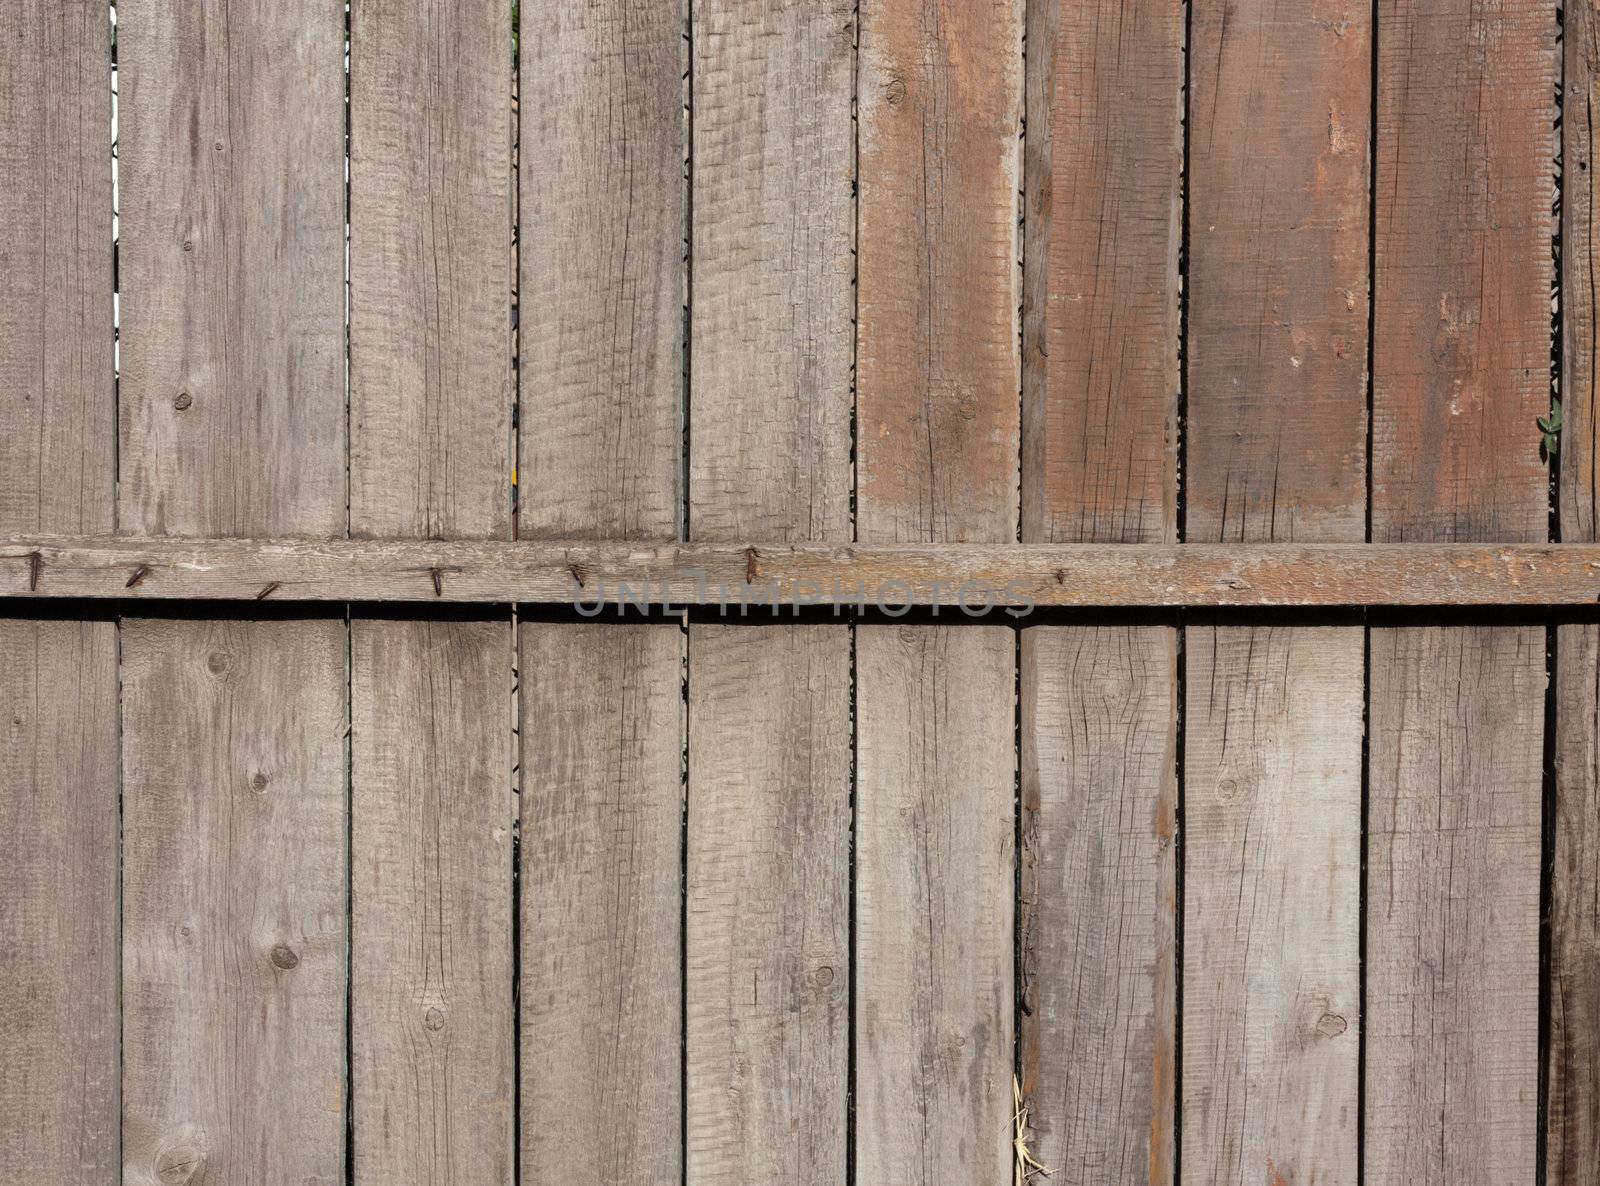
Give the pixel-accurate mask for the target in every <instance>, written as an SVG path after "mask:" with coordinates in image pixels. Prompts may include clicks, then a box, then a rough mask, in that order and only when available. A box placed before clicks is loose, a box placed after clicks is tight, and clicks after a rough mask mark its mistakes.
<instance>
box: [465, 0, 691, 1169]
mask: <svg viewBox="0 0 1600 1186" xmlns="http://www.w3.org/2000/svg"><path fill="white" fill-rule="evenodd" d="M687 15H688V14H687V10H686V7H685V6H684V5H670V4H666V5H663V4H651V3H641V2H640V0H600V2H599V3H594V4H585V5H576V4H566V3H561V2H560V0H538V2H536V3H528V2H527V0H524V3H523V5H522V9H521V22H522V34H521V47H522V63H521V73H520V82H519V85H520V88H521V96H520V98H521V104H522V108H521V109H522V113H523V114H522V119H521V130H522V141H521V151H520V157H519V178H520V185H521V193H520V197H519V201H520V203H521V211H522V217H521V224H520V226H521V230H520V235H521V242H520V253H521V287H520V296H519V300H520V316H521V342H520V351H521V368H520V371H519V378H520V382H521V387H522V390H521V421H520V423H521V425H522V431H521V434H520V441H521V473H522V475H523V479H522V483H521V490H520V499H519V511H518V518H519V523H520V533H521V535H522V536H523V537H524V538H525V539H543V538H548V537H552V536H554V537H560V536H563V535H572V534H577V535H587V536H593V537H597V538H600V539H607V540H671V539H673V538H674V537H676V536H677V535H678V534H679V533H680V528H681V520H682V517H683V516H682V493H683V483H682V477H681V473H682V470H681V460H680V455H681V440H682V433H683V415H682V403H683V382H684V379H683V373H684V301H685V299H686V285H687V276H688V259H687V252H686V246H685V235H686V233H687V230H688V228H687V225H686V212H687V206H686V203H687V200H688V189H689V183H688V180H687V177H686V175H685V170H684V159H685V156H686V150H687V136H688V117H687V115H686V112H685V109H684V96H685V86H686V84H685V81H684V79H685V72H686V69H687V65H688V60H689V57H690V48H689V46H688V45H687V44H686V42H685V36H684V35H685V21H686V18H687ZM639 546H645V547H648V545H637V544H631V545H630V544H619V545H618V547H619V548H620V549H622V550H629V549H632V548H635V547H639ZM573 565H574V561H573V560H571V559H569V560H567V561H566V562H565V563H563V564H562V565H561V566H560V569H561V573H562V581H563V585H564V587H565V588H566V589H567V590H568V591H569V593H570V592H571V591H572V590H573V589H574V588H575V582H576V581H577V580H578V579H586V578H584V576H583V574H584V572H585V570H584V568H583V567H582V566H581V564H580V565H579V566H578V567H577V568H576V569H574V567H573ZM463 575H465V573H463ZM453 579H454V578H452V580H453ZM508 600H509V599H508ZM517 600H522V599H521V598H517ZM560 600H566V598H561V599H560ZM520 646H521V648H522V650H521V653H522V659H521V663H520V671H521V679H522V711H521V721H522V723H521V746H522V767H521V768H522V878H523V880H522V907H521V908H522V986H521V1014H522V1044H523V1050H522V1116H521V1126H522V1127H521V1132H522V1137H521V1141H522V1165H521V1174H522V1179H523V1181H527V1182H541V1183H542V1182H549V1183H560V1184H561V1186H567V1184H568V1183H574V1184H582V1183H595V1184H596V1186H598V1184H599V1183H612V1182H618V1183H639V1184H640V1186H643V1184H645V1183H650V1184H652V1186H654V1184H655V1183H672V1182H677V1181H680V1180H681V1177H682V1172H681V1171H682V1165H683V1139H684V1138H683V1116H684V1114H683V1107H682V1073H683V1061H682V1060H683V999H682V991H681V985H682V972H681V968H680V961H681V959H682V958H683V927H682V901H683V900H682V896H681V894H682V884H681V883H682V857H683V825H682V798H683V787H682V772H681V766H682V757H681V754H682V730H683V709H682V700H681V692H680V689H681V684H682V678H683V674H682V662H683V637H682V633H681V631H680V630H679V629H678V628H677V627H674V626H666V625H638V626H631V625H630V626H620V625H595V626H575V625H564V624H556V623H525V624H524V625H523V627H522V629H521V635H520ZM602 1015H603V1016H602Z"/></svg>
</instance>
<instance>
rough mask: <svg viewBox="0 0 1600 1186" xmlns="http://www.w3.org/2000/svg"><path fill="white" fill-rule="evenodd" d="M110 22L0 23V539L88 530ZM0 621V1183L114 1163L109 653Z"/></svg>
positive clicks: (75, 635) (103, 336)
mask: <svg viewBox="0 0 1600 1186" xmlns="http://www.w3.org/2000/svg"><path fill="white" fill-rule="evenodd" d="M109 28H110V23H109V21H108V19H107V15H106V8H105V6H104V5H103V4H91V3H79V2H70V3H57V2H54V0H50V2H46V0H22V2H21V3H16V4H9V5H7V6H6V7H5V9H4V11H3V12H0V174H3V175H4V177H5V181H4V183H3V184H0V531H4V532H25V531H95V532H105V531H109V530H110V529H111V528H112V526H113V522H114V520H113V513H114V507H113V493H112V492H113V489H114V483H115V478H116V474H115V470H114V468H113V466H114V462H113V458H114V455H115V447H116V424H115V404H114V401H113V399H112V388H111V381H112V358H111V346H112V339H111V159H110V158H111V130H110V129H111V110H110V104H111V99H110V93H111V88H110V82H111V79H110V61H111V57H110V46H109V44H108V40H109ZM80 616H81V619H82V620H79V621H65V620H59V619H56V618H54V617H49V616H30V617H13V616H11V615H6V616H4V617H0V654H3V655H4V656H5V660H4V663H3V664H0V996H3V997H4V999H5V1000H6V1001H7V1002H8V1007H7V1008H6V1010H5V1013H4V1017H3V1019H0V1047H3V1049H4V1050H5V1052H6V1054H5V1058H4V1060H3V1062H0V1115H4V1116H5V1117H6V1122H5V1123H4V1124H3V1125H0V1180H4V1181H15V1182H22V1181H38V1182H61V1183H103V1182H109V1181H111V1180H112V1179H113V1178H114V1177H115V1175H116V1174H117V1172H118V1171H117V1166H118V1163H119V1160H120V1143H121V1142H120V1129H121V1120H120V1109H121V1105H120V1100H119V1092H120V1083H119V1074H118V1043H119V1031H120V1025H119V1019H118V1002H117V967H118V955H117V911H118V906H117V878H118V873H117V865H118V861H117V847H118V835H117V832H118V828H117V815H118V807H117V672H116V664H117V638H116V625H115V623H114V622H113V621H112V620H110V619H109V618H108V617H106V616H105V615H104V614H102V613H98V612H95V611H92V610H85V611H80Z"/></svg>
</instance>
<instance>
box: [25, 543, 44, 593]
mask: <svg viewBox="0 0 1600 1186" xmlns="http://www.w3.org/2000/svg"><path fill="white" fill-rule="evenodd" d="M42 571H44V557H43V556H41V555H40V554H39V553H38V552H29V553H28V592H29V593H32V592H34V591H35V590H37V589H38V588H39V574H40V573H41V572H42Z"/></svg>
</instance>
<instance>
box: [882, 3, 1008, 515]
mask: <svg viewBox="0 0 1600 1186" xmlns="http://www.w3.org/2000/svg"><path fill="white" fill-rule="evenodd" d="M1022 12H1023V5H1022V4H1021V3H1020V0H1004V2H1002V3H1000V4H997V5H992V6H971V5H952V4H945V3H941V2H939V0H868V2H866V3H863V4H862V6H861V65H860V86H859V89H860V100H859V101H860V121H861V122H860V154H861V156H860V170H861V185H860V188H861V197H860V224H861V241H860V274H859V279H858V291H859V297H858V301H859V304H858V308H857V314H856V317H857V323H858V325H859V331H858V332H859V347H858V352H857V364H856V369H857V383H858V390H859V395H858V400H857V408H858V419H859V428H858V430H857V449H858V451H859V460H858V473H859V481H860V491H859V505H858V508H857V519H858V527H857V534H858V535H859V537H860V538H861V539H863V540H870V541H872V542H875V543H889V542H897V541H902V540H903V541H907V542H919V543H920V542H928V541H932V542H957V541H962V540H971V541H974V542H989V543H1000V542H1009V541H1011V540H1014V539H1015V538H1016V532H1017V515H1018V505H1017V469H1018V464H1019V458H1018V434H1019V416H1020V410H1019V409H1020V400H1019V398H1018V394H1017V386H1018V343H1017V338H1018V333H1017V312H1018V302H1019V299H1020V283H1021V281H1020V269H1019V267H1018V262H1019V256H1020V251H1019V245H1018V242H1017V213H1018V211H1017V191H1018V188H1019V182H1020V180H1021V175H1020V169H1019V165H1020V160H1019V157H1020V150H1019V144H1020V133H1021V105H1022V90H1023V87H1022Z"/></svg>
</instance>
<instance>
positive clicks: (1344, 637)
mask: <svg viewBox="0 0 1600 1186" xmlns="http://www.w3.org/2000/svg"><path fill="white" fill-rule="evenodd" d="M1186 654H1187V655H1188V664H1187V673H1188V679H1187V682H1186V692H1185V696H1186V710H1185V718H1184V719H1185V744H1186V749H1185V757H1184V778H1185V782H1184V804H1185V806H1184V820H1185V823H1184V827H1185V838H1184V851H1185V854H1186V855H1185V864H1184V870H1185V872H1184V895H1183V896H1184V932H1183V933H1184V944H1183V946H1184V970H1183V1002H1184V1004H1183V1101H1184V1102H1183V1137H1182V1139H1183V1176H1184V1180H1185V1181H1198V1182H1216V1183H1225V1182H1226V1183H1232V1182H1244V1181H1262V1182H1322V1181H1328V1182H1353V1181H1355V1179H1356V1134H1357V1131H1358V1125H1359V1123H1360V1110H1359V1108H1358V1107H1357V1103H1356V1099H1357V1055H1358V1048H1359V1042H1360V1025H1361V1018H1360V1006H1361V981H1360V946H1359V943H1360V904H1361V886H1360V877H1361V832H1360V821H1361V742H1362V710H1363V703H1362V682H1363V672H1362V662H1363V653H1362V631H1361V629H1360V628H1359V627H1342V626H1330V627H1292V628H1273V627H1267V626H1257V627H1217V626H1206V625H1192V626H1190V627H1189V629H1188V632H1187V647H1186Z"/></svg>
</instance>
